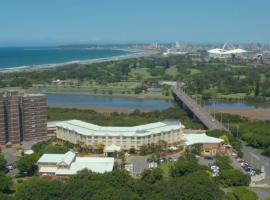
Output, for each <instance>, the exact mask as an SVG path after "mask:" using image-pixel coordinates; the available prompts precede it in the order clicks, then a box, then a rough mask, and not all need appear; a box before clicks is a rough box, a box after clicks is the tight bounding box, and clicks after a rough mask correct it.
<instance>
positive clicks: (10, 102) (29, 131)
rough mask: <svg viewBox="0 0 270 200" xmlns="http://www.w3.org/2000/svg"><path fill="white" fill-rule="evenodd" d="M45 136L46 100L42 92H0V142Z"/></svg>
mask: <svg viewBox="0 0 270 200" xmlns="http://www.w3.org/2000/svg"><path fill="white" fill-rule="evenodd" d="M46 136H47V100H46V96H45V95H43V94H19V93H18V92H7V93H0V144H1V145H4V144H6V143H11V144H20V142H21V141H23V140H25V141H29V140H33V139H42V138H45V137H46Z"/></svg>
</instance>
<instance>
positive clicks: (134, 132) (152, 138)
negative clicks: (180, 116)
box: [56, 120, 184, 150]
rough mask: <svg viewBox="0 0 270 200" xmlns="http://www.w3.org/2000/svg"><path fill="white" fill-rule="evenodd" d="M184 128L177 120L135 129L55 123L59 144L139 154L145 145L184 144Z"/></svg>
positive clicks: (66, 122) (83, 123) (72, 122)
mask: <svg viewBox="0 0 270 200" xmlns="http://www.w3.org/2000/svg"><path fill="white" fill-rule="evenodd" d="M183 128H184V126H183V125H182V124H181V123H180V122H179V121H178V120H168V121H162V122H156V123H151V124H145V125H140V126H132V127H111V126H107V127H105V126H98V125H95V124H91V123H86V122H83V121H79V120H69V121H63V122H59V123H56V137H57V139H58V140H60V141H68V142H70V143H72V144H81V143H84V144H85V145H89V146H92V147H93V148H97V146H98V144H104V145H105V147H107V146H111V145H112V144H114V145H117V146H119V147H120V148H121V149H123V150H128V149H131V148H134V149H136V150H138V149H139V148H140V146H142V145H144V144H150V143H157V142H158V141H160V140H164V141H166V142H168V143H169V144H176V143H179V142H180V141H181V140H182V134H183Z"/></svg>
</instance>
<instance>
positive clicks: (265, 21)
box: [0, 0, 270, 46]
mask: <svg viewBox="0 0 270 200" xmlns="http://www.w3.org/2000/svg"><path fill="white" fill-rule="evenodd" d="M269 8H270V1H269V0H260V1H255V0H226V1H223V0H0V46H8V45H27V44H28V45H40V44H42V45H46V44H48V45H50V44H69V43H94V42H95V43H96V42H98V43H106V42H108V43H111V42H116V43H117V42H153V41H159V42H167V41H176V40H177V41H181V42H193V43H206V42H212V43H221V42H225V41H228V42H240V43H246V42H270V12H269Z"/></svg>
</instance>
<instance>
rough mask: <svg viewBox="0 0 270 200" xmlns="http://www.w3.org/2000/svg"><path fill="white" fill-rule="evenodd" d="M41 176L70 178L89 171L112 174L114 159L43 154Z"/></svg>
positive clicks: (68, 154) (40, 160)
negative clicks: (80, 172) (85, 170)
mask: <svg viewBox="0 0 270 200" xmlns="http://www.w3.org/2000/svg"><path fill="white" fill-rule="evenodd" d="M37 164H38V170H39V175H41V176H60V177H63V176H64V177H65V176H70V175H75V174H77V173H78V172H79V171H81V170H84V169H87V170H90V171H92V172H96V173H104V172H111V171H112V170H113V166H114V158H101V157H79V156H77V155H76V154H75V153H74V152H72V151H69V152H67V153H65V154H43V155H42V156H41V158H40V159H39V160H38V161H37Z"/></svg>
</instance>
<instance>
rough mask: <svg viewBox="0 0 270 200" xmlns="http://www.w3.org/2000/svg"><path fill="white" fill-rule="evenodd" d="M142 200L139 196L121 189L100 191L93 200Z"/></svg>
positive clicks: (111, 188)
mask: <svg viewBox="0 0 270 200" xmlns="http://www.w3.org/2000/svg"><path fill="white" fill-rule="evenodd" d="M101 199H102V200H140V199H141V198H139V196H138V194H136V193H134V192H131V191H125V190H123V189H120V188H114V187H110V188H105V189H104V190H100V191H98V192H97V193H96V194H95V195H94V196H93V197H92V198H91V200H101Z"/></svg>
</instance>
